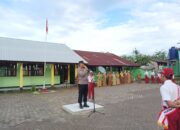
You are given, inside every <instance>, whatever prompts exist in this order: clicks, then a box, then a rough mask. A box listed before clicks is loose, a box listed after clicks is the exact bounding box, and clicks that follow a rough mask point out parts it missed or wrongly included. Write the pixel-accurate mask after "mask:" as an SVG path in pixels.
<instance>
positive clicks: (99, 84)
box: [97, 72, 102, 87]
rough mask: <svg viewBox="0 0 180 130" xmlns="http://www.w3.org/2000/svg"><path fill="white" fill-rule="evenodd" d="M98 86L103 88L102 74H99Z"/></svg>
mask: <svg viewBox="0 0 180 130" xmlns="http://www.w3.org/2000/svg"><path fill="white" fill-rule="evenodd" d="M97 86H98V87H101V86H102V76H101V72H98V80H97Z"/></svg>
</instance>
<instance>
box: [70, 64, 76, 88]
mask: <svg viewBox="0 0 180 130" xmlns="http://www.w3.org/2000/svg"><path fill="white" fill-rule="evenodd" d="M70 84H75V65H74V64H73V65H70Z"/></svg>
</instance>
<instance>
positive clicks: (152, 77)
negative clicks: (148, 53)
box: [151, 70, 155, 83]
mask: <svg viewBox="0 0 180 130" xmlns="http://www.w3.org/2000/svg"><path fill="white" fill-rule="evenodd" d="M151 83H155V73H154V70H153V71H152V72H151Z"/></svg>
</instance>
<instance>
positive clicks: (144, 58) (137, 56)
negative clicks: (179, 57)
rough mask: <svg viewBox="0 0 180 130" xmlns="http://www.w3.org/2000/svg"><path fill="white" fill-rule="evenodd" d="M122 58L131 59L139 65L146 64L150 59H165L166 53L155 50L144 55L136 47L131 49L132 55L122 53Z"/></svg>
mask: <svg viewBox="0 0 180 130" xmlns="http://www.w3.org/2000/svg"><path fill="white" fill-rule="evenodd" d="M122 58H124V59H127V60H129V61H133V62H135V63H138V64H140V65H147V64H148V63H150V61H151V60H166V59H167V53H166V51H163V50H161V51H157V52H155V54H153V55H145V54H141V53H140V51H139V50H137V49H136V48H135V49H134V50H133V51H132V55H123V56H122Z"/></svg>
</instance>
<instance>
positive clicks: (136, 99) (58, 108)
mask: <svg viewBox="0 0 180 130" xmlns="http://www.w3.org/2000/svg"><path fill="white" fill-rule="evenodd" d="M159 86H160V85H157V84H155V85H151V84H148V85H146V84H143V83H142V84H137V83H133V84H128V85H120V86H113V87H101V88H96V89H95V91H96V103H98V104H100V105H103V106H104V110H103V111H101V112H104V113H105V115H102V114H99V113H95V114H93V115H92V116H90V117H88V114H84V115H71V114H69V113H67V112H65V111H63V110H62V105H65V104H71V103H76V102H77V96H78V95H77V94H78V91H77V88H76V87H72V88H61V89H58V90H56V92H54V93H47V94H45V93H43V94H38V95H35V94H32V93H6V94H0V130H161V129H160V128H159V127H158V126H157V123H156V118H157V114H158V112H159V110H160V102H161V99H160V95H159Z"/></svg>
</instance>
